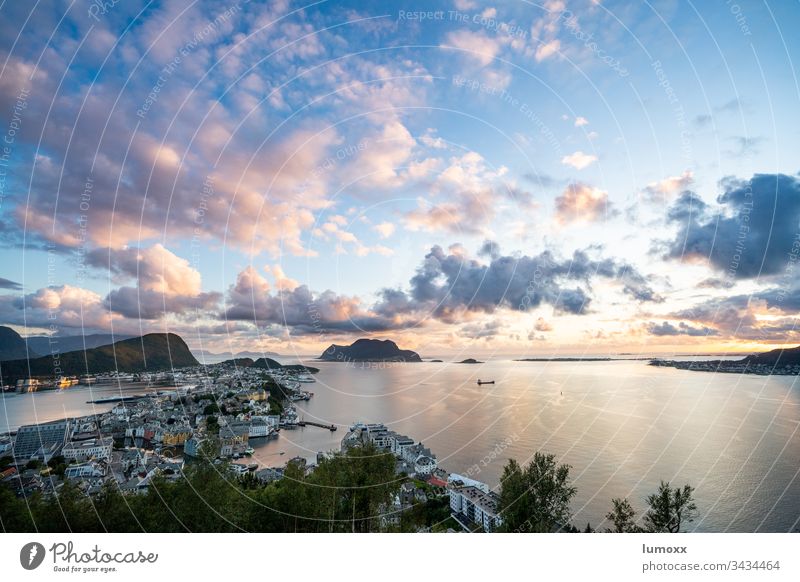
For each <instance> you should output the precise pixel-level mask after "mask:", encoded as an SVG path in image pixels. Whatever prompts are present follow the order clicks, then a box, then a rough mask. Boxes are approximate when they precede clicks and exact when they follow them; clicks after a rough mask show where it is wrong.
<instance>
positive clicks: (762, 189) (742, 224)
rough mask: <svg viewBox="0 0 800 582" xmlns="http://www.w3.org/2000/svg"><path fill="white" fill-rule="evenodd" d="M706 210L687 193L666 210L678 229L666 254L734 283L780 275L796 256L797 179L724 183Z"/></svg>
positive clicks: (799, 190)
mask: <svg viewBox="0 0 800 582" xmlns="http://www.w3.org/2000/svg"><path fill="white" fill-rule="evenodd" d="M723 188H724V192H723V194H722V195H720V196H719V198H718V199H717V201H718V203H719V206H718V207H717V208H714V209H711V208H710V207H709V206H708V205H707V204H706V203H705V202H703V201H702V200H701V199H700V198H698V197H697V196H696V195H695V194H694V193H692V192H684V194H682V195H681V196H680V197H679V198H678V199H677V200H676V201H675V203H674V204H673V205H672V206H671V207H670V210H669V212H668V217H669V220H670V221H671V222H673V223H675V224H677V225H678V227H679V228H678V232H677V234H676V236H675V238H674V239H673V240H671V241H669V242H668V243H667V245H666V256H667V257H669V258H673V259H680V260H697V259H701V260H705V261H707V262H708V264H709V265H710V266H711V267H712V268H713V269H715V270H717V271H724V272H726V273H727V274H728V276H729V277H730V278H733V279H752V278H755V277H765V276H771V275H776V274H779V273H781V272H782V271H783V270H784V269H785V268H786V267H787V264H788V263H789V261H790V259H791V257H792V256H793V255H792V253H793V252H794V253H795V254H796V253H797V248H798V247H797V246H796V245H797V244H798V243H797V241H798V238H797V237H798V228H800V180H798V178H797V177H796V176H787V175H784V174H756V175H754V176H753V177H752V179H750V180H732V179H729V180H726V181H724V182H723Z"/></svg>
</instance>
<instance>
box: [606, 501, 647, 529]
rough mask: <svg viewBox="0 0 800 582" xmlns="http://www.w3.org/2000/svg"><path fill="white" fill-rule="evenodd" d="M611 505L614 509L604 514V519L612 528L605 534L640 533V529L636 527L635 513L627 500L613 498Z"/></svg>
mask: <svg viewBox="0 0 800 582" xmlns="http://www.w3.org/2000/svg"><path fill="white" fill-rule="evenodd" d="M611 504H612V505H613V506H614V508H613V509H612V510H611V511H609V512H608V513H607V514H606V519H607V520H608V521H610V522H611V523H612V524H613V525H614V527H613V528H612V529H607V530H606V531H607V532H612V533H633V532H638V531H641V528H639V526H637V525H636V511H634V509H633V507H632V506H631V504H630V502H629V501H628V500H627V499H619V498H614V499H612V500H611Z"/></svg>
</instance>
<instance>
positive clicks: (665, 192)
mask: <svg viewBox="0 0 800 582" xmlns="http://www.w3.org/2000/svg"><path fill="white" fill-rule="evenodd" d="M693 183H694V172H692V171H691V170H685V171H684V172H683V173H682V174H680V175H678V176H669V177H667V178H664V179H663V180H659V181H658V182H650V183H649V184H648V185H647V186H645V188H644V190H643V192H644V194H645V196H646V197H648V198H649V199H650V200H654V201H657V200H663V199H664V198H670V197H672V196H674V195H676V194H678V193H680V192H683V191H685V190H687V189H688V188H689V187H690V186H691V185H692V184H693Z"/></svg>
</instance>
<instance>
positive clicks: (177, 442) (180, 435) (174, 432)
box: [161, 424, 192, 447]
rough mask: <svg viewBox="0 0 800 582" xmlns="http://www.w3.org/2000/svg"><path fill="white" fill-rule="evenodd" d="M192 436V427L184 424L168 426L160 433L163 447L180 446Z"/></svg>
mask: <svg viewBox="0 0 800 582" xmlns="http://www.w3.org/2000/svg"><path fill="white" fill-rule="evenodd" d="M191 437H192V429H191V428H190V427H188V426H186V425H174V424H173V425H171V426H168V427H167V428H166V429H165V430H164V432H163V433H162V435H161V444H162V445H164V446H165V447H181V446H183V445H184V444H186V441H187V440H189V439H190V438H191Z"/></svg>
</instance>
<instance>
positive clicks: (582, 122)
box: [575, 116, 589, 127]
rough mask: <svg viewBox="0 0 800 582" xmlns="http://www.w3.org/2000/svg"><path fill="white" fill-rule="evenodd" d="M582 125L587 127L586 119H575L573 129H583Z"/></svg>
mask: <svg viewBox="0 0 800 582" xmlns="http://www.w3.org/2000/svg"><path fill="white" fill-rule="evenodd" d="M584 125H589V120H588V119H586V118H585V117H580V116H578V117H576V118H575V127H583V126H584Z"/></svg>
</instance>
